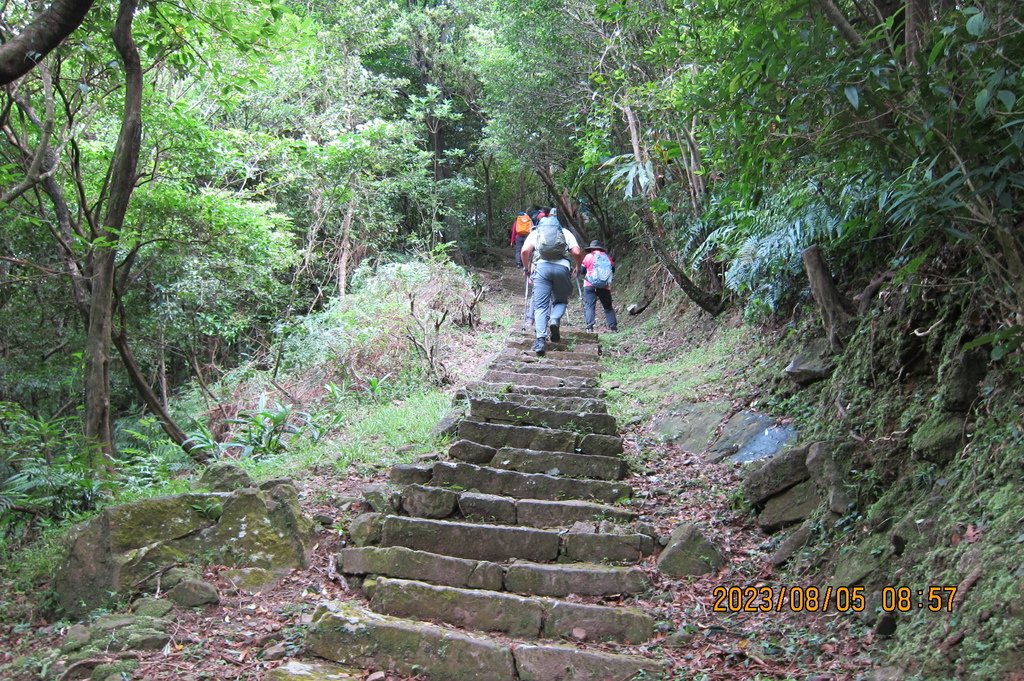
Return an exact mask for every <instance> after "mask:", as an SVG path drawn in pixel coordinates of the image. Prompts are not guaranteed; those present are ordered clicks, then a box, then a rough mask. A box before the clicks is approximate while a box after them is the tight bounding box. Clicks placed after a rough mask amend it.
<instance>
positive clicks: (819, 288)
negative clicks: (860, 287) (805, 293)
mask: <svg viewBox="0 0 1024 681" xmlns="http://www.w3.org/2000/svg"><path fill="white" fill-rule="evenodd" d="M800 256H801V258H802V259H803V261H804V269H805V270H806V271H807V278H808V279H809V280H810V282H811V295H812V296H814V302H815V303H817V304H818V311H819V312H820V313H821V323H822V325H823V326H824V327H825V335H826V337H827V338H828V342H829V345H831V346H832V351H833V352H836V353H838V352H841V351H842V349H843V338H845V337H846V336H847V335H848V334H849V332H850V329H849V321H850V317H851V315H852V313H853V304H852V303H851V302H850V301H849V300H847V299H846V297H845V296H843V295H842V294H841V293H839V290H838V289H837V288H836V285H835V282H834V281H833V280H832V273H831V272H830V271H829V268H828V264H826V263H825V260H824V258H822V257H821V251H820V250H819V249H818V246H817V244H814V245H811V246H808V247H807V248H805V249H804V250H803V252H802V253H801V254H800Z"/></svg>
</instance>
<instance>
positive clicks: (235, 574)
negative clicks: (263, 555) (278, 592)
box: [221, 568, 282, 594]
mask: <svg viewBox="0 0 1024 681" xmlns="http://www.w3.org/2000/svg"><path fill="white" fill-rule="evenodd" d="M281 575H282V573H281V572H279V571H274V570H266V569H264V568H237V569H234V570H225V571H224V572H223V573H221V576H222V577H224V579H226V580H228V581H229V582H231V584H233V585H234V586H235V588H236V589H239V590H241V591H245V592H248V593H251V594H255V593H260V592H261V591H265V590H267V589H268V588H270V587H272V586H274V585H275V584H277V582H278V580H279V579H281Z"/></svg>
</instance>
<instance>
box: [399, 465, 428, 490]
mask: <svg viewBox="0 0 1024 681" xmlns="http://www.w3.org/2000/svg"><path fill="white" fill-rule="evenodd" d="M433 474H434V469H433V467H432V466H431V465H430V464H426V463H418V464H408V463H405V464H399V465H397V466H392V467H391V472H390V473H389V475H388V478H389V479H390V480H391V482H392V483H394V484H396V485H425V484H427V483H428V482H430V476H431V475H433Z"/></svg>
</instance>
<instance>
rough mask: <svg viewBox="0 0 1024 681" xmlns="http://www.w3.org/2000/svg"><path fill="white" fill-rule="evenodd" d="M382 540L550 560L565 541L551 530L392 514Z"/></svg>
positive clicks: (458, 553) (467, 554)
mask: <svg viewBox="0 0 1024 681" xmlns="http://www.w3.org/2000/svg"><path fill="white" fill-rule="evenodd" d="M380 544H381V546H404V547H406V548H409V549H415V550H417V551H430V552H431V553H439V554H442V555H446V556H454V557H456V558H469V559H472V560H484V561H494V562H502V561H507V560H511V559H513V558H522V559H524V560H530V561H534V562H538V563H547V562H551V561H555V560H557V559H558V556H559V554H560V552H561V544H562V541H561V536H559V533H558V532H552V531H550V530H537V529H532V528H524V527H510V526H506V525H477V524H474V523H460V522H451V521H446V520H427V519H424V518H407V517H404V516H394V515H391V516H387V517H385V518H384V523H383V528H382V531H381V540H380Z"/></svg>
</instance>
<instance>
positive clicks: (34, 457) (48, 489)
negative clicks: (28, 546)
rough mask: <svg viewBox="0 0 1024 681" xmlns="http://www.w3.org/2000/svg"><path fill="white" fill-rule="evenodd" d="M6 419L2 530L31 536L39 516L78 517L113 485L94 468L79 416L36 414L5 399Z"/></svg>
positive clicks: (0, 434) (0, 482) (1, 457)
mask: <svg viewBox="0 0 1024 681" xmlns="http://www.w3.org/2000/svg"><path fill="white" fill-rule="evenodd" d="M0 423H2V424H3V426H2V428H0V530H2V531H3V533H4V535H5V536H7V537H9V538H15V537H25V536H31V533H32V532H33V531H34V527H33V525H34V523H36V522H37V521H38V520H40V519H43V520H47V521H50V520H56V519H63V518H67V517H70V516H74V515H76V514H78V513H81V512H83V511H85V510H87V509H89V508H91V507H93V506H94V505H95V504H96V503H97V502H98V501H99V500H100V498H101V497H102V496H103V495H104V493H106V492H108V491H109V490H110V485H109V483H107V482H105V481H103V480H102V479H100V478H98V477H97V476H96V475H95V474H94V472H93V471H91V470H90V469H89V467H88V463H87V462H88V460H89V456H88V454H89V447H90V445H89V444H88V443H87V442H86V441H85V440H84V439H83V438H82V436H81V435H80V434H78V433H77V432H76V426H75V424H74V419H71V418H62V419H42V418H36V417H34V416H32V415H30V414H28V413H27V412H25V410H24V409H22V408H21V407H19V406H18V405H16V404H11V403H9V402H0ZM26 533H27V534H26Z"/></svg>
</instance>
